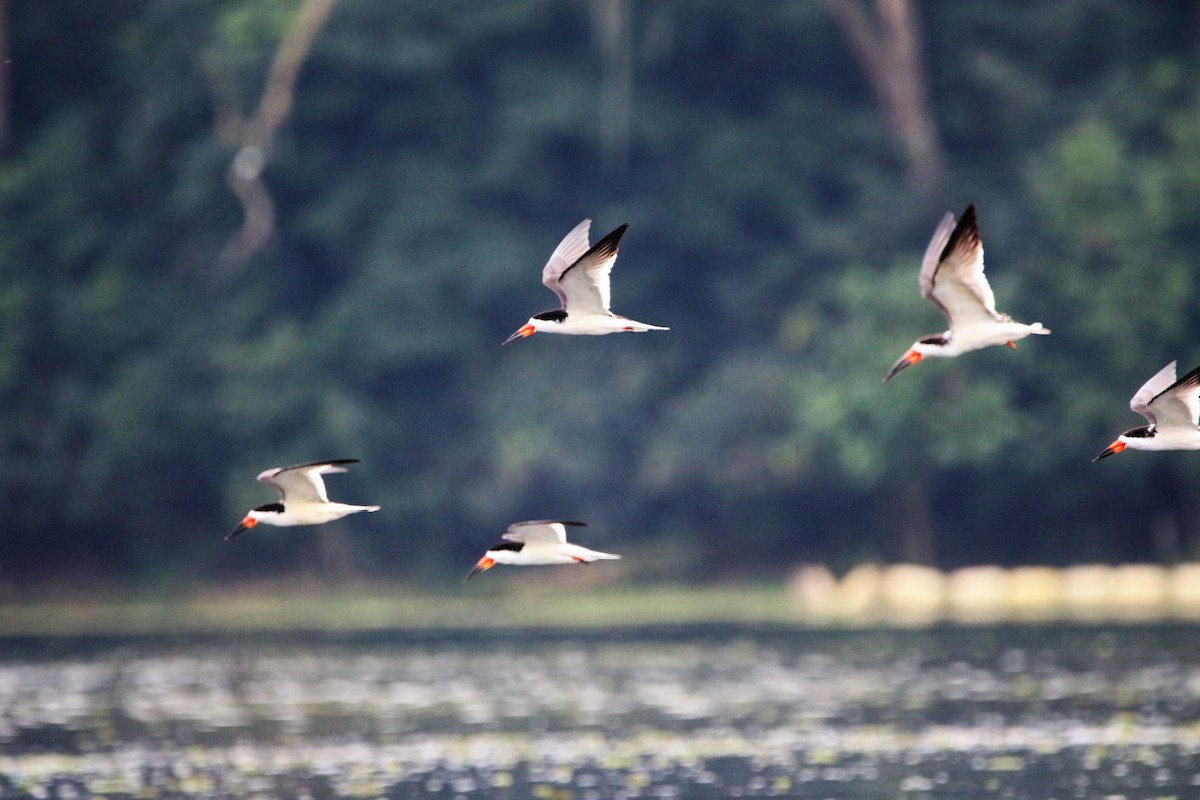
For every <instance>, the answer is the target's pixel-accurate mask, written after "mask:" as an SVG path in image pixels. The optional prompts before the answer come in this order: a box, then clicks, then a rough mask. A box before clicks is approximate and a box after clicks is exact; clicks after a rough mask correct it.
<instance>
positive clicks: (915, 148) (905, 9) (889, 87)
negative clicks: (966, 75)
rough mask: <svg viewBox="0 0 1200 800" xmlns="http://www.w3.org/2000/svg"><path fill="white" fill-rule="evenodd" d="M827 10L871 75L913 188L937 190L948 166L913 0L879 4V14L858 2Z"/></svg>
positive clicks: (835, 1) (837, 0)
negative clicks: (932, 105) (923, 63)
mask: <svg viewBox="0 0 1200 800" xmlns="http://www.w3.org/2000/svg"><path fill="white" fill-rule="evenodd" d="M825 6H826V8H828V9H829V12H830V13H831V14H832V15H833V18H834V20H835V21H836V22H837V24H838V26H839V27H841V29H842V33H843V34H844V35H845V36H846V39H847V41H848V43H849V44H850V49H851V50H852V51H853V52H854V54H855V56H857V58H858V60H859V62H860V63H861V64H862V67H863V71H864V72H866V75H867V80H868V81H869V82H870V84H871V89H872V90H873V91H874V93H875V97H876V100H877V101H878V102H879V105H880V108H881V109H882V111H883V116H884V119H885V120H886V122H887V126H888V130H889V131H890V132H891V135H892V137H893V138H894V139H895V140H896V141H897V143H898V144H899V146H900V151H901V154H902V155H903V157H904V160H905V164H906V169H907V174H908V181H909V183H910V184H911V185H912V186H913V187H915V188H917V189H920V190H922V191H928V190H930V189H933V188H935V187H936V186H937V185H938V184H939V183H940V182H941V180H942V175H943V173H944V172H945V167H944V164H943V160H942V152H941V147H940V146H939V144H938V136H937V124H936V123H935V122H934V118H933V113H932V111H931V110H930V107H929V93H928V91H927V89H926V79H925V73H924V70H923V69H922V67H921V53H920V51H921V37H920V30H919V28H918V25H917V17H916V13H915V12H914V10H913V6H912V2H911V0H875V9H876V13H875V14H874V15H872V14H870V13H869V12H868V10H867V9H866V8H865V7H864V6H863V5H862V3H860V2H859V0H825Z"/></svg>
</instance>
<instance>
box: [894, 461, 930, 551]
mask: <svg viewBox="0 0 1200 800" xmlns="http://www.w3.org/2000/svg"><path fill="white" fill-rule="evenodd" d="M889 506H890V508H889V509H887V515H888V521H889V523H890V524H891V525H893V526H895V528H896V530H897V533H898V534H899V539H900V541H899V545H900V558H901V560H902V561H903V562H904V563H906V564H922V565H925V566H930V567H932V566H934V565H935V564H936V560H937V559H936V552H935V550H936V548H935V547H934V530H933V522H932V520H931V519H930V515H929V495H928V492H927V491H926V490H925V481H924V480H923V479H922V478H921V477H919V476H916V475H911V476H908V477H905V478H901V479H900V480H899V482H898V483H897V484H896V493H895V497H894V499H893V500H892V502H891V503H889Z"/></svg>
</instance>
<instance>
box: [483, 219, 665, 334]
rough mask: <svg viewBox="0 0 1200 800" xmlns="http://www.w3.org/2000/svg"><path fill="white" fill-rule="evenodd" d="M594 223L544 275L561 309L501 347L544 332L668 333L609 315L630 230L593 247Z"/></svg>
mask: <svg viewBox="0 0 1200 800" xmlns="http://www.w3.org/2000/svg"><path fill="white" fill-rule="evenodd" d="M591 225H592V221H591V220H590V219H585V220H584V221H583V222H581V223H579V224H578V225H576V226H575V228H574V229H573V230H572V231H571V232H570V233H568V234H567V235H566V237H565V238H564V239H563V240H562V241H561V242H559V243H558V247H556V248H554V252H553V253H551V254H550V260H549V261H547V262H546V266H545V268H543V269H542V283H544V284H546V288H548V289H550V290H551V291H552V292H554V293H555V294H556V295H558V300H559V303H561V307H560V308H556V309H554V310H553V311H543V312H542V313H540V314H534V315H533V316H532V317H530V318H529V321H528V322H526V323H525V324H524V325H522V326H521V327H520V328H517V330H516V332H515V333H514V334H513V335H512V336H509V337H508V338H507V339H505V340H504V341H503V342H502V344H508V343H509V342H513V341H516V340H517V339H524V338H525V337H526V336H532V335H533V334H535V333H538V332H539V331H540V332H542V333H568V334H573V335H586V336H602V335H604V334H606V333H618V332H621V331H636V332H638V333H641V332H643V331H665V330H669V328H663V327H660V326H658V325H648V324H646V323H645V322H638V321H637V320H632V319H629V318H628V317H622V316H621V315H619V314H614V313H613V312H611V311H609V309H608V307H609V304H610V302H611V301H610V300H609V294H610V292H609V276H610V273H611V272H612V267H613V262H615V261H616V260H617V248H618V246H619V245H620V243H621V237H622V236H623V235H624V234H625V229H626V228H628V227H629V225H627V224H626V225H622V226H621V227H619V228H617V229H616V230H615V231H613V232H612V233H610V234H609V235H608V236H605V237H604V238H603V239H601V240H600V241H598V242H596V244H595V245H594V246H592V247H588V230H589V229H590V228H591Z"/></svg>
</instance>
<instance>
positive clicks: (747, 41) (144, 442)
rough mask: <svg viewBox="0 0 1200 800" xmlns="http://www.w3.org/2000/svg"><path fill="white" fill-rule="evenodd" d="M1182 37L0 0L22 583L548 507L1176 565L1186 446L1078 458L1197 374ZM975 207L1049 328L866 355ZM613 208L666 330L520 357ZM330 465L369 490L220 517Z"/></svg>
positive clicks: (625, 275) (461, 535)
mask: <svg viewBox="0 0 1200 800" xmlns="http://www.w3.org/2000/svg"><path fill="white" fill-rule="evenodd" d="M1198 46H1200V4H1197V3H1195V2H1180V3H1176V2H1151V3H1131V2H1115V1H1108V0H1062V1H1061V2H1056V3H1053V4H1046V3H1041V2H1007V3H1004V4H999V3H945V2H941V3H939V2H916V1H914V2H911V3H910V2H902V1H901V0H883V1H882V2H879V3H872V4H860V3H857V2H851V1H850V0H830V1H829V2H825V3H818V2H810V3H799V2H758V3H727V2H720V1H719V0H712V1H711V2H703V1H701V0H694V1H689V2H687V3H681V2H675V1H673V0H639V1H638V2H633V1H632V0H590V1H589V0H575V1H573V2H565V1H564V0H506V1H505V2H487V3H480V2H476V1H475V0H444V1H443V2H439V3H396V2H391V0H182V1H180V2H170V3H163V2H153V0H125V1H124V2H119V3H118V2H106V3H96V2H91V0H55V2H45V1H44V0H0V56H2V57H0V226H2V227H0V230H2V235H0V404H2V408H3V414H2V415H0V453H2V454H3V458H0V508H2V509H3V519H2V521H0V531H2V533H0V592H5V591H7V592H9V593H14V592H15V593H20V592H22V591H24V590H25V589H27V588H28V587H30V586H33V585H36V584H38V583H44V582H50V583H53V582H55V581H61V580H68V579H69V580H70V581H71V582H75V583H88V582H92V583H93V584H94V585H103V584H104V583H105V582H106V581H109V582H114V583H119V584H121V585H155V584H157V585H165V584H173V585H179V584H180V582H202V583H205V584H219V583H222V582H237V581H247V580H254V579H260V578H270V577H276V578H278V577H281V576H289V575H296V574H316V575H321V576H333V577H335V578H338V577H340V578H347V579H349V578H356V579H359V578H361V579H385V580H394V581H400V582H404V583H408V584H412V585H420V586H427V587H442V586H450V587H451V588H452V589H456V587H457V584H452V583H451V582H455V581H457V580H458V578H460V577H461V575H462V574H463V573H464V572H465V571H466V569H467V568H469V567H470V565H471V564H472V563H474V560H475V559H476V558H478V557H479V555H480V554H481V553H482V551H483V549H484V548H485V547H486V546H487V545H489V544H491V543H492V542H493V541H495V540H496V537H497V535H498V534H499V533H500V532H502V531H503V529H504V528H505V527H506V526H507V525H508V524H509V523H510V522H512V521H514V520H518V519H526V518H547V517H565V518H572V519H583V520H586V521H588V522H589V523H590V527H589V528H586V529H582V530H581V531H580V532H579V534H578V536H577V538H578V540H579V541H580V542H581V543H582V544H585V545H587V546H590V547H595V548H597V549H601V550H608V551H616V552H620V553H623V554H624V555H625V561H624V562H622V563H621V570H622V572H620V573H619V574H621V575H622V576H623V577H624V578H627V579H630V580H638V581H647V582H650V581H653V582H681V581H708V582H730V581H742V580H751V579H753V580H759V579H774V578H779V577H782V576H783V575H784V574H785V573H786V572H787V571H788V570H789V569H790V568H792V567H794V566H795V565H797V564H800V563H805V562H807V563H822V564H826V565H828V566H829V567H830V568H831V569H832V570H834V572H835V573H840V572H844V571H845V570H847V569H849V568H851V567H852V566H854V565H856V564H859V563H863V562H883V563H895V562H901V561H903V562H911V563H918V564H927V565H932V566H937V567H939V568H942V569H952V568H958V567H964V566H970V565H975V564H999V565H1004V566H1019V565H1023V564H1049V565H1067V564H1072V563H1080V562H1120V561H1130V560H1137V561H1154V562H1159V563H1164V564H1169V563H1172V562H1175V561H1179V560H1184V559H1188V558H1195V557H1197V555H1200V552H1198V551H1200V472H1198V467H1200V462H1198V461H1197V460H1196V459H1197V458H1198V457H1197V456H1196V454H1194V453H1191V454H1189V453H1155V454H1145V453H1126V454H1123V455H1121V456H1120V457H1118V458H1113V459H1108V460H1105V461H1104V462H1101V463H1097V464H1091V463H1089V462H1090V460H1091V459H1092V458H1093V457H1094V456H1095V455H1096V454H1097V453H1098V452H1100V451H1101V450H1102V449H1103V448H1104V447H1105V446H1106V445H1108V444H1109V443H1110V442H1111V441H1112V440H1113V439H1114V438H1115V437H1116V435H1117V434H1119V433H1120V432H1122V431H1123V430H1125V429H1127V428H1131V427H1134V426H1137V425H1140V424H1143V422H1142V420H1141V418H1140V417H1138V416H1136V415H1134V414H1132V413H1131V412H1130V410H1129V408H1128V401H1129V397H1130V396H1131V395H1132V394H1133V392H1134V391H1135V390H1136V389H1137V388H1138V387H1139V386H1140V385H1141V384H1142V383H1143V382H1144V381H1145V380H1146V379H1147V378H1149V377H1150V376H1151V375H1152V374H1154V373H1155V372H1156V371H1158V370H1159V369H1160V368H1161V367H1162V366H1163V365H1164V364H1166V363H1167V362H1169V361H1171V360H1173V359H1179V369H1180V373H1181V374H1182V373H1183V372H1186V371H1188V370H1190V369H1192V368H1193V367H1195V366H1196V365H1197V364H1200V306H1198V305H1197V303H1196V289H1197V287H1196V284H1197V281H1198V279H1200V272H1198V270H1197V264H1196V259H1197V256H1196V253H1197V249H1198V247H1200V225H1198V224H1197V220H1200V213H1198V212H1200V84H1198V82H1197V79H1196V75H1197V74H1198V72H1197V66H1198V65H1197V56H1198ZM968 203H975V204H976V205H977V207H978V212H979V221H980V227H981V230H982V234H983V241H984V244H985V247H986V250H987V264H988V275H989V277H990V279H991V282H992V286H993V288H994V289H995V293H996V297H997V306H998V308H1000V309H1001V310H1003V311H1006V312H1009V313H1011V314H1012V315H1013V316H1014V317H1016V318H1017V319H1019V320H1022V321H1025V322H1033V321H1041V322H1043V323H1044V324H1045V325H1047V326H1048V327H1050V328H1051V329H1052V330H1053V332H1054V333H1053V335H1052V336H1049V337H1044V338H1041V337H1038V338H1034V339H1029V340H1025V341H1023V342H1021V343H1020V345H1019V346H1018V349H1017V350H1016V352H1011V351H1009V350H1008V349H1007V348H990V349H988V350H985V351H981V352H977V353H972V354H969V355H968V356H965V357H963V358H960V359H956V360H953V361H935V360H930V361H927V362H925V363H922V364H920V365H918V366H917V367H915V368H913V369H911V370H908V371H906V372H905V373H904V374H902V375H901V376H899V377H898V378H896V379H895V380H894V381H892V382H890V383H889V384H887V385H882V384H881V382H880V380H881V378H882V377H883V375H884V373H885V372H886V371H887V369H888V367H889V366H890V365H891V363H892V362H893V361H894V360H895V359H896V358H897V357H898V356H899V355H900V354H901V353H903V352H904V350H905V349H906V348H907V347H908V345H909V344H910V343H911V342H912V341H913V340H914V339H916V338H917V337H918V336H920V335H923V334H927V333H933V332H938V331H941V330H942V329H943V328H944V327H945V325H944V320H943V319H942V317H941V315H940V314H939V313H938V312H937V310H936V309H935V308H934V307H933V306H932V305H930V304H929V303H928V302H926V301H925V300H923V299H922V298H921V297H920V296H919V293H918V289H917V270H918V266H919V261H920V256H921V253H922V252H923V251H924V248H925V245H926V242H927V241H928V237H929V236H930V234H931V233H932V231H933V228H934V226H935V225H936V223H937V221H938V219H939V217H940V216H941V215H942V214H943V213H944V212H945V211H947V210H950V211H953V212H954V213H955V214H960V213H961V212H962V210H963V209H964V208H965V207H966V205H967V204H968ZM585 217H586V218H591V219H592V220H594V223H593V226H592V238H593V241H594V240H595V239H597V238H599V237H600V236H603V235H604V234H605V233H607V232H608V231H610V230H612V229H613V228H615V227H617V226H618V225H620V224H621V223H625V222H628V223H629V225H630V228H629V232H628V233H627V235H626V236H625V238H624V240H623V241H622V248H621V257H620V259H619V260H618V262H617V265H616V268H615V270H614V281H613V296H614V302H613V307H614V309H615V310H616V311H617V312H618V313H622V314H626V315H628V316H631V317H633V318H635V319H639V320H643V321H646V322H650V323H653V324H658V325H667V326H670V328H671V330H670V332H668V333H647V334H645V335H638V336H634V335H628V336H626V335H614V336H607V337H571V338H567V337H552V336H534V337H532V338H530V339H528V340H524V341H521V342H519V343H516V344H514V345H512V346H510V347H507V348H504V349H501V347H500V342H501V341H502V340H503V339H504V338H505V337H506V336H507V335H508V334H510V333H511V332H512V331H513V330H515V329H516V328H517V327H519V326H520V325H521V324H523V323H524V322H525V320H526V319H527V318H528V317H529V316H530V315H531V314H533V313H535V312H538V311H541V310H545V309H549V308H553V307H554V306H555V305H556V303H555V299H554V298H553V296H552V294H551V293H550V292H549V291H547V290H546V289H545V288H544V287H543V286H542V285H541V284H540V274H541V269H542V266H543V264H544V263H545V260H546V258H547V256H548V255H549V253H550V252H551V250H553V248H554V246H555V245H556V244H557V243H558V241H559V239H560V238H561V237H562V236H563V235H564V234H566V233H567V231H569V230H570V229H571V228H572V227H573V226H574V225H575V224H576V223H578V222H579V221H580V220H581V219H583V218H585ZM326 458H359V459H362V462H363V463H362V464H360V465H357V466H356V468H355V469H353V470H352V471H351V472H350V473H349V474H348V475H345V476H336V477H333V478H331V479H330V480H329V486H330V494H331V496H333V497H334V498H335V499H338V500H343V501H345V502H351V503H378V504H381V505H382V506H383V510H382V511H381V512H380V513H378V514H373V515H359V516H354V517H350V518H348V519H346V520H343V521H340V522H336V523H332V524H330V525H327V526H323V527H321V528H310V529H291V530H284V529H272V528H265V527H264V528H259V529H256V530H255V531H253V532H252V533H251V534H248V535H246V536H243V537H240V538H239V539H237V540H234V541H233V542H228V543H227V542H224V541H222V536H223V535H224V534H225V533H227V532H228V531H229V530H231V529H232V528H233V526H234V525H236V523H237V522H238V521H239V520H240V519H241V517H242V515H243V514H244V513H245V511H246V509H247V508H249V507H251V506H254V505H258V504H261V503H265V502H269V501H271V500H273V499H274V493H273V491H272V490H271V489H270V488H269V487H266V486H263V485H260V484H257V483H255V481H254V476H255V475H256V474H257V473H258V472H259V471H260V470H263V469H266V468H268V467H273V466H280V465H284V464H291V463H296V462H305V461H312V460H318V459H326ZM600 569H603V568H602V567H596V568H593V570H592V571H590V572H591V573H594V572H595V571H596V570H600ZM489 577H492V576H489ZM472 587H474V584H472Z"/></svg>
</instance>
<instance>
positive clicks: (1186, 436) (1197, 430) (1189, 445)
mask: <svg viewBox="0 0 1200 800" xmlns="http://www.w3.org/2000/svg"><path fill="white" fill-rule="evenodd" d="M1129 407H1130V408H1131V409H1133V410H1134V411H1136V412H1137V413H1139V414H1141V415H1142V416H1143V417H1145V418H1146V419H1147V420H1149V421H1150V424H1149V425H1143V426H1142V427H1140V428H1131V429H1129V430H1127V431H1125V432H1124V433H1122V434H1121V435H1120V436H1118V437H1117V440H1116V441H1115V442H1113V443H1112V444H1110V445H1109V446H1108V447H1106V448H1105V449H1104V452H1103V453H1101V454H1100V455H1098V456H1096V457H1095V458H1093V459H1092V463H1093V464H1094V463H1095V462H1097V461H1099V460H1100V459H1102V458H1107V457H1108V456H1111V455H1114V454H1116V453H1119V452H1121V451H1122V450H1124V449H1125V448H1129V449H1131V450H1200V426H1198V425H1197V424H1196V418H1197V416H1200V367H1196V369H1194V370H1192V371H1191V372H1189V373H1188V374H1187V375H1184V376H1183V377H1182V378H1180V379H1179V380H1175V362H1174V361H1172V362H1171V363H1170V364H1167V365H1166V366H1165V367H1163V368H1162V369H1160V370H1159V371H1158V372H1157V373H1156V374H1155V376H1154V377H1153V378H1151V379H1150V380H1148V381H1146V383H1145V384H1144V385H1143V386H1142V388H1140V389H1138V390H1137V393H1136V394H1134V395H1133V398H1132V399H1131V400H1130V401H1129Z"/></svg>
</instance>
